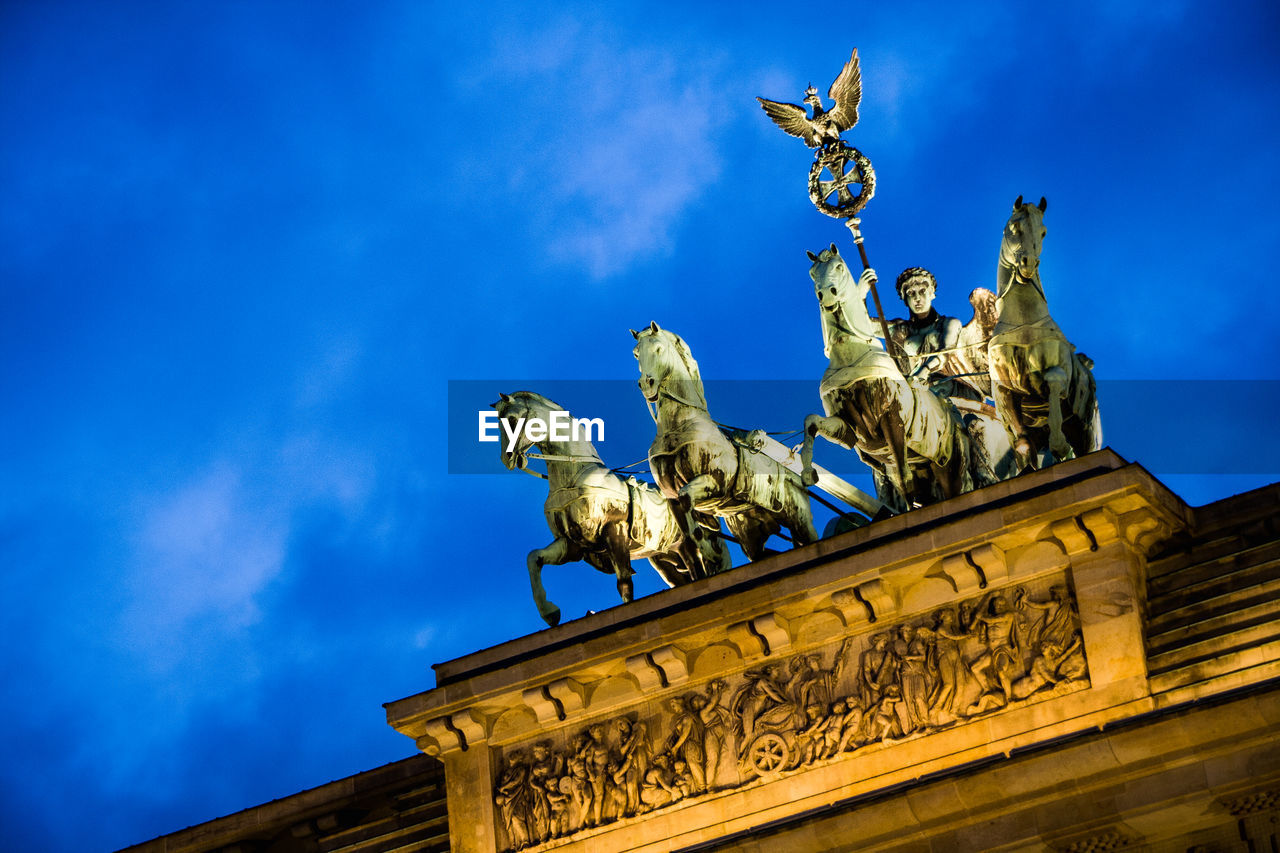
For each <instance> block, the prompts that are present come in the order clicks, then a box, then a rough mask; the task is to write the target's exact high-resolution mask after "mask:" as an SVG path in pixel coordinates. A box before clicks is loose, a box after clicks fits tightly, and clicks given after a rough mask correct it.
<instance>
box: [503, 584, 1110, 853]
mask: <svg viewBox="0 0 1280 853" xmlns="http://www.w3.org/2000/svg"><path fill="white" fill-rule="evenodd" d="M1088 683H1089V675H1088V665H1087V662H1086V660H1085V652H1084V644H1083V640H1082V637H1081V633H1080V617H1079V613H1078V611H1077V608H1076V605H1075V602H1074V597H1073V595H1072V592H1071V590H1070V585H1069V584H1068V583H1067V580H1066V576H1065V574H1063V575H1058V576H1056V577H1054V578H1049V579H1041V580H1040V581H1039V582H1037V583H1036V584H1035V585H1034V589H1032V588H1029V587H1014V588H1007V589H1002V590H999V591H993V592H987V593H985V594H983V595H980V596H975V597H972V598H968V599H965V600H963V601H961V602H959V603H957V604H954V605H950V606H947V607H943V608H940V609H937V610H935V611H933V612H932V613H930V614H928V615H926V616H922V617H917V618H915V619H911V620H905V621H902V622H899V623H897V624H894V625H891V626H885V627H881V628H880V629H879V630H877V631H871V632H868V633H862V634H859V635H856V636H846V637H844V638H843V639H842V640H841V641H839V644H838V645H836V644H834V643H833V644H832V647H829V648H825V649H818V650H814V651H810V652H803V653H799V654H794V655H791V656H789V657H786V658H783V657H781V656H779V657H778V659H776V660H770V661H767V662H766V663H764V665H762V666H760V667H758V668H754V669H747V670H745V671H742V672H740V673H737V674H734V675H731V676H729V677H720V678H715V679H713V680H711V681H710V682H707V683H705V684H703V685H701V686H699V687H697V688H694V689H687V690H685V691H684V692H674V693H668V695H664V696H662V697H660V698H658V697H655V701H652V702H650V703H648V704H646V705H643V706H641V707H639V708H636V709H631V710H628V711H626V712H625V713H622V714H618V715H615V716H613V717H612V718H608V719H601V720H598V721H596V722H593V723H591V724H589V725H587V726H585V727H582V728H578V729H567V730H562V731H561V732H559V733H558V734H557V736H556V737H552V738H547V739H543V740H539V741H537V742H535V743H532V744H528V745H524V746H518V747H513V748H508V749H506V750H505V751H504V753H503V755H502V760H501V761H500V763H499V770H498V778H497V779H496V780H495V782H494V787H493V801H494V803H495V805H496V806H497V809H496V815H497V821H498V830H499V836H500V837H501V838H504V839H505V845H504V849H506V850H523V849H526V848H530V847H543V846H545V847H552V846H556V842H557V840H559V839H565V840H568V839H577V838H581V837H585V836H588V835H590V834H591V833H592V832H594V831H596V830H598V829H599V828H600V827H603V826H605V825H608V824H612V823H615V822H617V821H626V820H631V819H635V818H638V817H640V816H643V815H646V814H649V813H652V812H655V811H658V810H665V809H669V808H678V807H680V806H681V805H682V804H685V803H688V802H691V801H695V800H697V799H699V798H702V797H707V796H709V795H713V794H715V793H716V792H718V791H723V790H727V789H733V788H739V787H742V786H746V785H752V784H759V783H761V782H767V781H770V780H772V779H776V778H779V777H781V776H785V775H788V774H793V773H799V772H803V771H804V770H805V769H807V768H811V767H814V766H817V765H820V764H829V763H832V762H837V761H845V760H849V759H851V758H855V757H856V756H857V755H858V754H859V752H861V751H863V750H867V749H872V748H876V747H878V746H883V745H886V744H892V743H894V742H897V741H901V740H905V739H908V738H917V737H922V736H927V735H930V734H932V733H935V732H938V731H941V730H944V729H948V728H951V727H954V726H958V725H964V724H965V723H967V722H969V721H971V720H974V719H975V718H978V717H982V716H986V715H989V714H993V713H998V712H1001V711H1003V710H1005V709H1008V708H1010V707H1013V706H1018V705H1021V704H1024V703H1027V702H1031V701H1039V700H1041V699H1046V698H1051V697H1053V696H1057V695H1061V694H1062V693H1066V692H1070V691H1074V690H1077V689H1081V688H1083V687H1087V686H1088Z"/></svg>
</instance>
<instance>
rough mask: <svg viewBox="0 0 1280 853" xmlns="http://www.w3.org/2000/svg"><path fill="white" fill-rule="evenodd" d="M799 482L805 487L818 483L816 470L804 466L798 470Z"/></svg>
mask: <svg viewBox="0 0 1280 853" xmlns="http://www.w3.org/2000/svg"><path fill="white" fill-rule="evenodd" d="M800 482H801V483H803V484H804V486H805V488H808V487H809V486H816V485H818V472H817V471H815V470H814V469H812V468H805V469H804V470H803V471H801V472H800Z"/></svg>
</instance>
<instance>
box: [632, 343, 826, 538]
mask: <svg viewBox="0 0 1280 853" xmlns="http://www.w3.org/2000/svg"><path fill="white" fill-rule="evenodd" d="M631 334H632V336H633V337H634V338H635V339H636V346H635V351H634V352H635V357H636V359H637V360H638V361H639V363H640V390H641V391H642V392H643V393H644V398H645V400H646V401H647V402H648V403H649V406H650V410H651V412H652V413H653V416H654V420H655V422H656V423H657V435H656V436H654V439H653V444H652V445H650V447H649V468H650V470H651V471H652V472H653V478H654V479H655V480H656V481H657V483H658V487H659V488H661V489H662V493H663V494H664V495H666V496H667V497H668V498H674V499H676V500H678V501H679V502H680V505H681V506H683V507H685V508H688V509H692V510H694V511H697V512H700V513H708V514H711V515H715V516H719V517H721V518H723V519H724V520H725V524H727V525H728V527H729V531H730V532H731V533H733V535H734V536H736V537H737V538H738V541H739V542H740V543H741V545H742V550H743V553H745V554H746V556H747V559H748V560H756V559H759V558H760V557H761V556H763V555H764V553H765V547H764V546H765V541H766V540H768V538H769V537H770V536H772V535H773V534H774V533H777V532H778V531H779V530H780V529H781V528H783V527H785V528H787V530H788V531H789V532H790V535H791V539H792V541H793V542H795V544H796V545H808V544H809V543H811V542H816V541H817V539H818V532H817V530H815V529H814V526H813V515H812V513H811V511H810V509H809V495H808V493H807V492H806V491H805V489H804V486H803V484H802V483H801V482H800V478H799V477H798V476H796V475H795V474H794V473H792V472H791V471H788V470H787V469H786V468H784V467H782V465H780V464H779V463H777V462H775V461H774V460H773V459H770V458H769V457H768V456H766V455H764V454H763V453H760V452H758V451H757V450H755V449H754V448H752V447H749V446H747V445H745V444H744V443H735V442H733V441H730V440H729V438H728V437H727V436H726V435H725V434H724V433H723V432H722V431H721V430H720V427H719V426H718V425H717V424H716V422H715V421H714V420H712V419H711V414H710V413H709V412H708V411H707V400H706V397H705V396H704V394H703V389H702V377H701V375H700V374H699V373H698V363H697V362H696V361H694V360H693V355H692V354H691V353H690V352H689V347H688V346H687V345H686V344H685V342H684V340H682V339H681V337H680V336H679V335H677V334H675V333H674V332H670V331H667V330H666V329H660V328H658V324H657V323H651V324H650V325H649V328H647V329H645V330H643V331H640V332H636V331H632V333H631Z"/></svg>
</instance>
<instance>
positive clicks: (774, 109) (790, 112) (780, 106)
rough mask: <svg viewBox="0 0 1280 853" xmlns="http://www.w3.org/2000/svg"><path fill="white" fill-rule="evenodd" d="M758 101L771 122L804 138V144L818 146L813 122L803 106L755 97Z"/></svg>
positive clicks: (811, 146) (812, 146)
mask: <svg viewBox="0 0 1280 853" xmlns="http://www.w3.org/2000/svg"><path fill="white" fill-rule="evenodd" d="M756 100H757V101H759V102H760V106H761V107H763V108H764V111H765V112H766V113H768V115H769V118H771V119H773V123H774V124H776V125H777V126H778V127H780V128H782V129H783V130H785V131H786V132H787V133H789V134H791V135H792V136H798V137H800V138H801V139H803V140H804V144H805V145H808V146H809V147H810V148H816V147H818V135H817V134H816V133H815V132H814V129H813V122H812V121H810V120H809V115H808V113H806V112H805V110H804V107H800V106H796V105H795V104H784V103H781V102H780V101H770V100H766V99H765V98H756Z"/></svg>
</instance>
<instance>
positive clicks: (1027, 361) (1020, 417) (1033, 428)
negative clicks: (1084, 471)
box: [987, 196, 1102, 468]
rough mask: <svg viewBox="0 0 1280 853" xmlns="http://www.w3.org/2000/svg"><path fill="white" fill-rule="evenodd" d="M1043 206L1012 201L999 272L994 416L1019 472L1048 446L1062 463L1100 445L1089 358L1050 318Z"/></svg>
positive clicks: (992, 358) (992, 347) (991, 355)
mask: <svg viewBox="0 0 1280 853" xmlns="http://www.w3.org/2000/svg"><path fill="white" fill-rule="evenodd" d="M1047 207H1048V205H1047V204H1046V202H1045V200H1044V199H1043V198H1041V199H1040V204H1039V205H1034V204H1023V202H1022V196H1018V198H1017V200H1016V201H1014V203H1013V213H1012V214H1011V215H1010V216H1009V221H1008V222H1007V223H1005V226H1004V235H1003V238H1002V239H1001V241H1000V262H999V265H998V266H997V268H996V284H997V290H996V311H997V315H998V319H997V321H996V327H995V330H994V332H993V333H992V336H991V341H990V343H989V344H988V348H987V356H988V360H989V363H990V370H991V385H992V391H993V396H994V397H995V401H996V411H997V412H998V413H999V415H1000V421H1001V423H1003V424H1004V428H1005V430H1006V431H1007V432H1008V434H1009V441H1010V442H1011V443H1012V444H1013V450H1014V453H1015V454H1016V455H1017V458H1018V463H1019V466H1020V467H1021V468H1028V467H1034V466H1035V464H1036V458H1037V456H1038V454H1039V453H1040V452H1041V451H1043V450H1045V449H1048V450H1049V451H1050V452H1051V453H1052V454H1053V455H1054V457H1056V458H1057V459H1058V460H1063V459H1071V458H1073V457H1075V456H1078V455H1081V454H1084V453H1089V452H1090V451H1093V450H1097V449H1098V448H1099V447H1101V446H1102V422H1101V419H1100V418H1099V415H1098V402H1097V397H1096V395H1095V387H1094V381H1093V373H1092V372H1091V368H1092V367H1093V363H1092V361H1090V360H1089V358H1088V357H1087V356H1085V355H1083V354H1082V353H1077V352H1076V349H1075V347H1074V346H1072V345H1071V343H1070V341H1068V340H1067V338H1066V335H1064V334H1062V330H1061V329H1059V328H1058V324H1057V323H1055V322H1053V318H1052V317H1050V316H1049V305H1048V303H1047V302H1046V300H1045V296H1044V287H1043V286H1042V285H1041V283H1040V248H1041V244H1042V241H1043V240H1044V236H1045V227H1044V212H1045V209H1046V208H1047Z"/></svg>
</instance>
